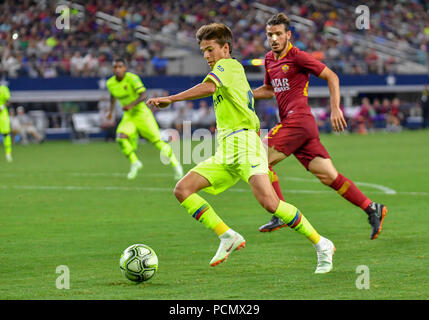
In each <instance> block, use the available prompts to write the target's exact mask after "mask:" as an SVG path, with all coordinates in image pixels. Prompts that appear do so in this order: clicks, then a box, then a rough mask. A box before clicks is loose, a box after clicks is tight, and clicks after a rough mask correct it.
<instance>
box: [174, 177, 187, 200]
mask: <svg viewBox="0 0 429 320" xmlns="http://www.w3.org/2000/svg"><path fill="white" fill-rule="evenodd" d="M173 192H174V196H175V197H176V199H177V200H178V201H179V202H180V203H182V202H183V201H185V199H186V198H187V197H189V196H190V195H191V193H192V192H191V191H190V190H189V188H187V187H186V184H185V183H183V182H182V181H179V182H177V184H176V186H175V187H174V191H173Z"/></svg>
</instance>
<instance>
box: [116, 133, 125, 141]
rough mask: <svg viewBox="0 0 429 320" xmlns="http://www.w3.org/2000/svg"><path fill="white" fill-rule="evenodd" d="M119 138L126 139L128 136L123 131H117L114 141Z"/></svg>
mask: <svg viewBox="0 0 429 320" xmlns="http://www.w3.org/2000/svg"><path fill="white" fill-rule="evenodd" d="M121 139H128V136H127V135H126V134H125V133H117V134H116V141H120V140H121Z"/></svg>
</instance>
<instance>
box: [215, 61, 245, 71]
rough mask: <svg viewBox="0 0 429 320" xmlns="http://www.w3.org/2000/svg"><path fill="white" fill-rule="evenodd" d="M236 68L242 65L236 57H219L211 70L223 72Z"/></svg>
mask: <svg viewBox="0 0 429 320" xmlns="http://www.w3.org/2000/svg"><path fill="white" fill-rule="evenodd" d="M237 68H243V66H242V64H241V63H240V62H238V61H237V60H236V59H234V58H231V59H220V60H219V61H217V62H216V63H215V65H214V66H213V71H215V72H221V73H223V72H229V71H234V70H237Z"/></svg>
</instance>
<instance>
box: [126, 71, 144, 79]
mask: <svg viewBox="0 0 429 320" xmlns="http://www.w3.org/2000/svg"><path fill="white" fill-rule="evenodd" d="M125 77H126V78H127V79H129V80H141V79H140V77H139V75H137V74H135V73H132V72H128V71H127V72H125Z"/></svg>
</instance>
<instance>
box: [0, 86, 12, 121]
mask: <svg viewBox="0 0 429 320" xmlns="http://www.w3.org/2000/svg"><path fill="white" fill-rule="evenodd" d="M9 99H10V91H9V88H8V87H6V86H0V115H8V114H9V113H8V111H7V106H6V102H7V101H9Z"/></svg>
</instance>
